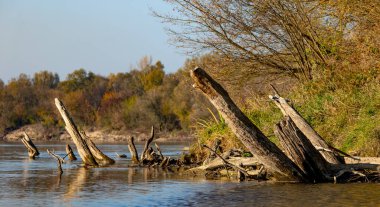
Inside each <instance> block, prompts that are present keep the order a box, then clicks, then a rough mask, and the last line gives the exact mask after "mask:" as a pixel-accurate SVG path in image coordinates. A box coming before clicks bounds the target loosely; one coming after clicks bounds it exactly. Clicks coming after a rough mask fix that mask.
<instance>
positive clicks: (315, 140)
mask: <svg viewBox="0 0 380 207" xmlns="http://www.w3.org/2000/svg"><path fill="white" fill-rule="evenodd" d="M271 86H272V85H271ZM272 88H273V90H274V91H275V95H274V96H269V98H270V99H272V100H273V101H274V103H275V104H276V106H277V107H278V108H279V109H280V110H281V112H282V114H283V115H284V116H289V117H290V118H291V119H292V120H293V122H294V124H295V125H296V126H297V128H298V129H299V130H301V131H302V133H303V134H304V135H305V136H306V137H307V138H308V139H309V140H310V142H311V143H312V144H313V145H314V147H317V148H318V147H320V148H323V149H330V146H329V145H328V144H327V143H326V141H325V140H324V139H323V138H322V137H321V136H320V135H319V134H318V133H317V132H316V131H315V130H314V129H313V128H312V127H311V126H310V124H309V123H307V121H306V120H305V119H304V118H303V117H302V116H301V115H300V114H299V113H298V112H297V111H296V110H295V109H294V108H293V107H292V106H290V105H289V103H288V101H287V100H286V99H284V98H282V97H281V96H280V95H279V94H278V92H277V90H276V89H275V88H274V86H272ZM332 151H333V150H332ZM332 151H320V153H321V154H322V155H323V157H324V158H325V159H326V160H327V161H328V162H329V163H332V164H341V163H342V161H341V159H339V157H338V156H336V155H335V154H334V153H332Z"/></svg>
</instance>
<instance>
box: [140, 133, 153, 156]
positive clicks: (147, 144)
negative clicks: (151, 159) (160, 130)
mask: <svg viewBox="0 0 380 207" xmlns="http://www.w3.org/2000/svg"><path fill="white" fill-rule="evenodd" d="M153 138H154V127H153V126H152V129H151V133H150V137H149V138H148V139H147V140H146V142H145V145H144V148H143V151H142V153H141V161H144V160H145V159H146V158H147V156H148V155H149V153H148V150H149V145H150V143H151V142H152V141H153Z"/></svg>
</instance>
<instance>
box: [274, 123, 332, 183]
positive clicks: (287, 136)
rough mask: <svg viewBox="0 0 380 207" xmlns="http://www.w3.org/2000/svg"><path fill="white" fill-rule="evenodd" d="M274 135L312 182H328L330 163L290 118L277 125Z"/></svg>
mask: <svg viewBox="0 0 380 207" xmlns="http://www.w3.org/2000/svg"><path fill="white" fill-rule="evenodd" d="M274 133H275V134H276V136H277V137H278V138H279V140H280V144H281V145H282V147H283V149H284V151H285V154H286V155H287V156H288V157H289V158H290V159H291V160H292V161H293V162H294V163H295V164H296V165H297V166H298V167H299V168H300V169H301V170H302V171H303V173H304V174H305V175H306V176H307V177H308V179H309V181H310V182H323V181H326V180H327V179H326V175H328V163H327V161H326V160H325V159H324V158H323V156H322V155H321V154H320V153H319V152H318V150H317V149H315V147H314V146H313V144H312V143H311V142H310V141H309V140H308V139H307V138H306V137H305V135H304V134H303V133H302V132H301V131H300V130H299V129H298V128H297V126H296V125H295V124H294V122H293V121H292V119H291V118H290V117H285V118H284V120H282V121H281V122H280V123H278V124H276V125H275V129H274Z"/></svg>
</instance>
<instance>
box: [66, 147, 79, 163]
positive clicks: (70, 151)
mask: <svg viewBox="0 0 380 207" xmlns="http://www.w3.org/2000/svg"><path fill="white" fill-rule="evenodd" d="M66 153H67V154H68V156H69V160H70V161H74V160H77V157H75V154H74V152H73V149H71V147H70V145H69V144H67V145H66Z"/></svg>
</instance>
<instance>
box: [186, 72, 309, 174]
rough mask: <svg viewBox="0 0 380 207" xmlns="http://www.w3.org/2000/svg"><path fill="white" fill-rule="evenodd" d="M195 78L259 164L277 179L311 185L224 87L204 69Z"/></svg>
mask: <svg viewBox="0 0 380 207" xmlns="http://www.w3.org/2000/svg"><path fill="white" fill-rule="evenodd" d="M191 77H192V79H193V80H194V82H195V84H194V85H193V86H194V87H195V88H198V89H200V90H201V91H202V92H203V93H204V94H205V95H206V96H207V98H208V99H209V100H210V101H211V103H212V104H213V105H214V106H215V108H216V109H217V110H218V111H219V112H220V113H221V115H222V116H223V118H224V119H225V120H226V123H227V124H228V126H229V127H230V128H231V130H232V131H233V132H234V134H235V135H236V136H237V137H238V138H239V139H240V141H241V142H242V143H243V144H244V145H245V146H246V147H247V148H248V149H249V151H250V152H251V153H252V154H253V155H254V156H255V157H256V158H257V159H258V161H259V162H260V163H262V164H263V165H264V166H265V167H266V169H267V170H268V171H269V172H270V173H272V174H273V178H275V179H280V180H293V181H308V179H307V177H306V176H305V174H304V173H303V172H302V170H300V169H299V167H297V165H295V164H294V163H293V162H292V161H291V160H290V159H289V158H288V157H287V156H286V155H285V154H284V153H283V152H282V151H281V150H280V149H279V148H278V147H277V146H276V145H275V144H274V143H272V142H271V141H270V140H269V139H268V138H267V137H266V136H265V135H264V134H263V133H262V132H261V131H260V130H259V129H258V128H257V127H256V126H255V125H254V124H253V123H252V122H251V121H250V120H249V119H248V117H247V116H245V115H244V113H243V112H242V111H241V110H240V109H239V108H238V107H237V106H236V104H235V103H234V102H233V101H232V99H231V98H230V97H229V95H228V93H227V91H225V90H224V88H223V87H222V86H221V85H219V84H218V83H217V82H216V81H215V80H213V79H212V78H211V77H210V76H209V75H208V74H207V73H206V72H205V71H204V70H202V69H201V68H196V69H194V70H193V71H191Z"/></svg>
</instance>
